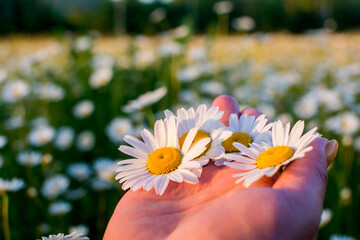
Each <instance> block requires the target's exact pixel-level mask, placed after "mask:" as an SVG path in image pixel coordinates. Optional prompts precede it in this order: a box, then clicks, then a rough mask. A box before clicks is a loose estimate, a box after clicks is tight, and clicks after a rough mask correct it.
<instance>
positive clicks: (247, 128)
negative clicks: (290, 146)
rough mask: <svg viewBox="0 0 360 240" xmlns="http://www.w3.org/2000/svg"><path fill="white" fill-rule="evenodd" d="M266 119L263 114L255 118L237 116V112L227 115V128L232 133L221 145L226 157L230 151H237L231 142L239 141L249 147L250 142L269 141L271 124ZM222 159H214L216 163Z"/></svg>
mask: <svg viewBox="0 0 360 240" xmlns="http://www.w3.org/2000/svg"><path fill="white" fill-rule="evenodd" d="M267 122H268V119H267V118H266V116H265V115H264V114H263V115H261V116H259V117H257V118H255V116H248V115H246V114H242V115H241V116H240V118H238V116H237V114H231V115H230V117H229V128H228V130H230V131H231V132H232V135H231V136H230V137H229V138H228V139H226V140H225V141H224V142H223V143H222V144H221V145H222V146H223V147H224V149H225V152H226V153H228V154H227V158H231V153H237V152H239V149H237V148H236V147H235V146H234V145H233V143H234V142H237V143H241V144H242V145H244V146H246V147H249V146H250V144H251V143H257V144H262V143H271V136H270V133H269V132H268V131H269V129H270V128H271V126H272V124H267ZM223 162H224V160H223V159H219V160H215V164H216V165H222V163H223Z"/></svg>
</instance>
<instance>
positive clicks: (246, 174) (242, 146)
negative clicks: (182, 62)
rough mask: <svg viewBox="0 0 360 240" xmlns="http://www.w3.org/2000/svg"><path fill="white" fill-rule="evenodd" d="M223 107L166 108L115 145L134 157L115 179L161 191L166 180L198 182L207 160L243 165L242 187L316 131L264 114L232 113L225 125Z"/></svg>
mask: <svg viewBox="0 0 360 240" xmlns="http://www.w3.org/2000/svg"><path fill="white" fill-rule="evenodd" d="M223 114H224V112H222V111H220V110H219V109H218V107H215V106H212V107H211V108H209V109H208V108H207V107H206V105H204V104H202V105H200V106H199V107H198V108H197V109H196V110H195V109H194V108H190V109H184V108H180V109H179V110H177V113H176V114H174V113H173V112H171V111H169V110H166V111H165V118H164V119H162V120H158V121H156V123H155V126H154V134H152V133H151V132H150V131H149V130H146V129H145V130H143V131H142V132H141V137H142V139H143V141H140V140H139V139H137V138H135V137H133V136H129V135H126V136H125V137H124V141H125V142H127V143H128V144H129V145H131V147H130V146H127V145H121V146H120V147H119V150H120V151H122V152H123V153H125V154H127V155H129V156H132V157H134V158H133V159H127V160H121V161H119V162H118V165H119V167H118V168H117V172H119V173H118V175H117V176H116V179H117V180H119V182H120V183H122V187H123V189H124V190H126V189H128V188H131V189H132V190H133V191H135V190H137V189H140V188H143V189H145V190H146V191H149V190H151V189H153V188H154V189H155V192H156V193H157V194H159V195H162V194H163V193H164V192H165V190H166V188H167V186H168V184H169V182H170V181H174V182H178V183H180V182H187V183H190V184H196V183H198V182H199V178H200V176H201V173H202V168H203V167H204V166H205V165H207V164H208V162H209V161H210V160H212V161H214V163H215V165H217V166H221V165H226V166H228V167H232V168H235V169H240V170H242V172H241V173H238V174H235V175H234V177H240V179H238V180H237V182H243V185H244V186H245V187H249V186H250V185H251V184H252V183H254V182H255V181H257V180H259V179H260V178H261V177H263V176H267V177H271V176H273V175H274V174H275V173H277V172H278V171H279V169H280V168H281V167H283V166H285V165H287V164H288V163H290V162H292V161H293V160H295V159H299V158H301V157H304V156H305V153H306V152H308V151H310V150H311V149H312V147H311V146H309V144H310V143H311V142H312V141H313V140H314V139H316V138H317V137H319V136H320V135H319V134H318V133H316V132H315V131H316V128H313V129H312V130H310V131H309V132H307V133H306V134H304V135H303V136H302V133H303V130H304V122H303V121H298V122H297V123H296V124H295V125H294V127H293V128H292V130H291V131H290V124H289V123H287V124H286V125H285V126H283V124H282V123H281V121H276V122H274V123H269V121H268V119H267V117H266V116H265V115H260V116H258V117H255V116H252V115H250V116H248V115H245V114H243V115H241V116H240V117H238V115H237V114H231V115H230V117H229V126H225V125H224V124H223V123H222V122H221V121H220V120H221V118H222V116H223Z"/></svg>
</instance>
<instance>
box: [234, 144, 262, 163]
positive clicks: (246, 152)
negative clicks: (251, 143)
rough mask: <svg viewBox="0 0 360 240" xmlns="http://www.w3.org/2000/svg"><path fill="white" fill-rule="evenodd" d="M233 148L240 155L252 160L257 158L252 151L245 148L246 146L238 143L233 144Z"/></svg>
mask: <svg viewBox="0 0 360 240" xmlns="http://www.w3.org/2000/svg"><path fill="white" fill-rule="evenodd" d="M233 146H234V147H236V148H237V149H238V150H240V151H241V153H242V154H245V155H247V156H249V157H250V158H253V159H256V158H257V154H255V152H254V151H253V150H254V149H250V148H247V147H246V146H244V145H243V144H241V143H238V142H234V143H233Z"/></svg>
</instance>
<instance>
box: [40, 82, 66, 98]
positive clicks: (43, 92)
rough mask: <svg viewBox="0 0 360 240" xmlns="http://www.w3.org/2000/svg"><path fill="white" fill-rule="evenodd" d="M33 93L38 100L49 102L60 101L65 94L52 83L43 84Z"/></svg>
mask: <svg viewBox="0 0 360 240" xmlns="http://www.w3.org/2000/svg"><path fill="white" fill-rule="evenodd" d="M35 93H36V94H37V95H38V97H39V98H40V99H44V100H49V101H52V102H57V101H60V100H62V99H63V98H64V97H65V94H66V92H65V90H64V89H63V88H62V87H60V86H58V85H56V84H54V83H45V84H41V85H39V86H37V88H36V90H35Z"/></svg>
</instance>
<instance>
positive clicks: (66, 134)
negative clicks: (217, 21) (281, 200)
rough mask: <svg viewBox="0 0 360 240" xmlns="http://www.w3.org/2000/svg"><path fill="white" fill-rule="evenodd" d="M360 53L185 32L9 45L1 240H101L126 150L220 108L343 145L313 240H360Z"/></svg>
mask: <svg viewBox="0 0 360 240" xmlns="http://www.w3.org/2000/svg"><path fill="white" fill-rule="evenodd" d="M359 42H360V34H358V33H356V32H354V33H330V32H327V31H325V30H318V31H312V32H309V33H307V34H303V35H291V34H288V33H252V34H238V35H231V36H222V35H215V36H210V35H202V36H193V35H192V34H191V31H190V30H189V29H188V28H187V27H186V26H181V27H178V28H176V29H173V30H171V31H168V32H165V33H162V34H161V35H158V36H154V37H147V36H143V35H137V36H122V37H110V36H101V35H100V34H99V33H98V32H90V33H89V34H88V35H82V36H78V35H74V34H71V33H68V34H66V35H64V36H61V37H51V36H48V35H45V36H41V35H37V36H26V35H20V36H17V35H15V36H8V37H4V38H0V94H1V96H0V109H1V110H0V202H1V205H0V209H1V215H2V218H1V221H0V222H1V227H0V229H1V230H0V239H6V240H8V239H10V238H9V235H11V239H14V240H16V239H39V238H41V236H47V235H49V234H55V233H66V234H67V233H70V232H72V231H75V230H76V231H80V232H83V233H84V234H85V235H87V236H89V237H90V239H101V237H102V235H103V233H104V231H105V227H106V225H107V222H108V221H109V219H110V217H111V214H112V211H113V210H114V208H115V206H116V204H117V202H118V201H119V200H120V199H121V197H122V196H123V195H124V193H125V192H124V191H123V190H122V189H121V185H120V184H119V183H118V182H116V181H115V179H114V176H115V174H116V172H115V169H116V162H117V161H119V160H120V159H124V158H125V155H124V154H122V153H121V152H120V151H118V149H117V148H118V147H119V145H120V144H121V143H123V140H122V137H123V136H124V135H126V134H133V135H137V136H138V135H139V133H140V130H142V129H143V128H148V129H151V128H152V126H153V124H154V122H155V120H156V119H160V118H163V117H164V114H163V111H164V110H165V109H171V110H175V109H177V108H178V107H179V106H182V107H191V106H193V107H196V106H197V105H199V104H201V103H205V104H207V105H208V106H210V105H211V102H212V100H213V99H214V98H215V97H217V96H219V95H222V94H228V95H231V96H234V97H235V98H236V99H237V100H238V102H239V104H240V106H241V107H246V106H251V107H255V108H257V109H259V110H260V111H262V112H263V113H265V114H267V116H268V117H269V118H270V119H271V120H276V119H280V120H281V121H282V122H284V123H285V122H290V123H291V124H294V123H295V122H296V121H297V120H299V119H303V120H305V127H306V128H307V129H311V128H313V127H314V126H317V127H318V128H319V132H320V133H322V134H323V136H324V137H326V138H328V139H336V140H337V141H338V142H339V152H338V155H337V157H336V159H335V161H334V163H333V164H332V165H331V166H330V168H329V170H328V188H327V193H326V198H325V203H324V211H323V216H322V221H321V224H320V226H319V227H320V230H319V236H318V238H319V239H337V238H336V237H339V236H342V235H346V236H349V237H353V238H360V229H359V228H358V227H357V223H358V222H359V220H360V219H359V213H360V206H359V204H358V203H359V202H360V199H359V198H360V195H359V193H360V177H359V175H358V173H359V171H360V157H359V156H360V154H359V152H360V118H359V115H360V45H359ZM13 178H16V179H15V180H13V181H12V182H11V184H10V185H11V187H9V186H8V188H6V183H5V181H4V180H11V179H13ZM6 189H7V190H6ZM9 233H10V234H9ZM350 239H352V238H350Z"/></svg>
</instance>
